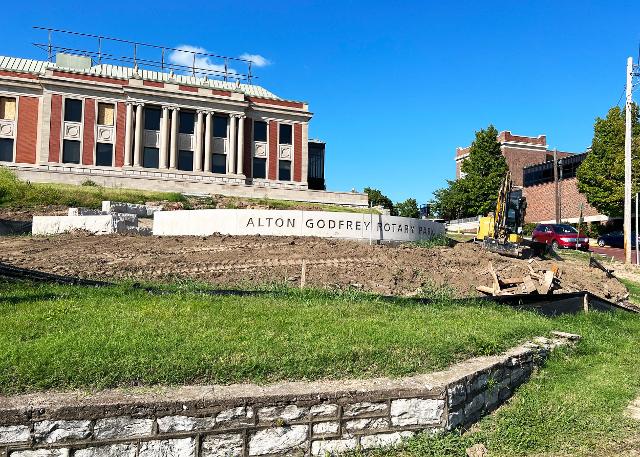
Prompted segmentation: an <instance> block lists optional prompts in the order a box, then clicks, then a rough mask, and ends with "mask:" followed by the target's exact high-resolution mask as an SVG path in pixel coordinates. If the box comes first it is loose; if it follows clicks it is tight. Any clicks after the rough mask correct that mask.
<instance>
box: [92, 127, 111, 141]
mask: <svg viewBox="0 0 640 457" xmlns="http://www.w3.org/2000/svg"><path fill="white" fill-rule="evenodd" d="M114 140H115V130H114V128H113V126H107V125H99V126H98V131H97V135H96V142H98V143H113V142H114Z"/></svg>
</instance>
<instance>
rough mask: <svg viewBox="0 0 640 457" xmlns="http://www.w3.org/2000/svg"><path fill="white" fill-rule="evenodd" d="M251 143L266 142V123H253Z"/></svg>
mask: <svg viewBox="0 0 640 457" xmlns="http://www.w3.org/2000/svg"><path fill="white" fill-rule="evenodd" d="M253 141H267V123H266V122H262V121H255V122H254V123H253Z"/></svg>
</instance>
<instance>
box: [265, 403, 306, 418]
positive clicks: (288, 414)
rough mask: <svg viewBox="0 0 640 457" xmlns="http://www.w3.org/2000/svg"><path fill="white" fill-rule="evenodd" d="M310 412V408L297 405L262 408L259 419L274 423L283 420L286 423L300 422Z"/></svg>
mask: <svg viewBox="0 0 640 457" xmlns="http://www.w3.org/2000/svg"><path fill="white" fill-rule="evenodd" d="M308 412H309V408H305V407H300V406H297V405H287V406H273V407H267V408H260V409H259V410H258V419H259V420H260V422H273V421H277V420H283V421H285V422H289V421H295V420H300V419H302V418H304V417H305V416H306V415H307V414H308Z"/></svg>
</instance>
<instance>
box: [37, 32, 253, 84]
mask: <svg viewBox="0 0 640 457" xmlns="http://www.w3.org/2000/svg"><path fill="white" fill-rule="evenodd" d="M33 28H34V29H37V30H44V31H46V32H47V42H46V43H33V44H34V45H35V46H36V47H37V48H39V49H42V50H44V51H45V52H47V60H48V61H49V62H53V58H54V57H55V54H57V53H58V52H62V53H75V54H79V55H83V56H86V57H90V58H91V59H92V61H93V60H95V61H96V63H97V64H98V65H102V64H103V63H105V61H107V62H118V63H124V64H130V65H133V67H134V70H137V69H138V68H139V67H140V66H144V67H148V68H155V69H159V70H160V71H161V72H163V73H164V72H165V70H167V69H168V70H169V71H170V72H178V73H191V75H192V76H194V77H196V76H200V75H201V76H202V77H205V78H206V77H208V76H216V77H222V78H223V79H224V81H225V82H228V81H229V79H233V80H237V81H247V83H248V84H251V81H252V80H253V79H255V78H257V77H256V76H254V75H253V74H252V65H253V62H252V61H251V60H248V59H243V58H241V57H229V56H223V55H218V54H212V53H208V52H201V51H194V50H189V49H184V48H182V49H181V48H173V47H169V46H160V45H156V44H149V43H142V42H138V41H131V40H125V39H122V38H114V37H107V36H104V35H94V34H91V33H82V32H74V31H71V30H62V29H54V28H50V27H40V26H33ZM54 33H59V34H63V35H73V36H76V37H82V38H89V39H96V40H97V48H94V49H86V48H85V49H82V48H73V47H65V46H59V45H56V44H54V43H53V34H54ZM109 43H120V44H124V45H127V46H131V47H132V49H131V51H132V54H129V55H117V54H114V53H111V52H105V46H106V45H107V44H109ZM141 50H156V51H160V59H154V58H145V57H141V56H140V51H141ZM167 52H180V53H184V54H187V55H189V56H190V58H191V61H192V63H191V64H190V65H185V64H181V63H175V62H167ZM198 59H219V60H221V63H220V64H219V65H217V64H213V65H211V66H207V67H203V66H199V65H197V62H198ZM230 62H238V63H243V64H246V66H247V72H246V73H238V72H237V71H235V70H233V69H231V68H230V66H229V64H230ZM216 67H220V69H216Z"/></svg>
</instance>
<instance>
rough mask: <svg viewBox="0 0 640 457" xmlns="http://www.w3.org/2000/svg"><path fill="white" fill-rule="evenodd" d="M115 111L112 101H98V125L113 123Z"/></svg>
mask: <svg viewBox="0 0 640 457" xmlns="http://www.w3.org/2000/svg"><path fill="white" fill-rule="evenodd" d="M114 111H115V107H114V106H113V104H112V103H98V125H113V119H114Z"/></svg>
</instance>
